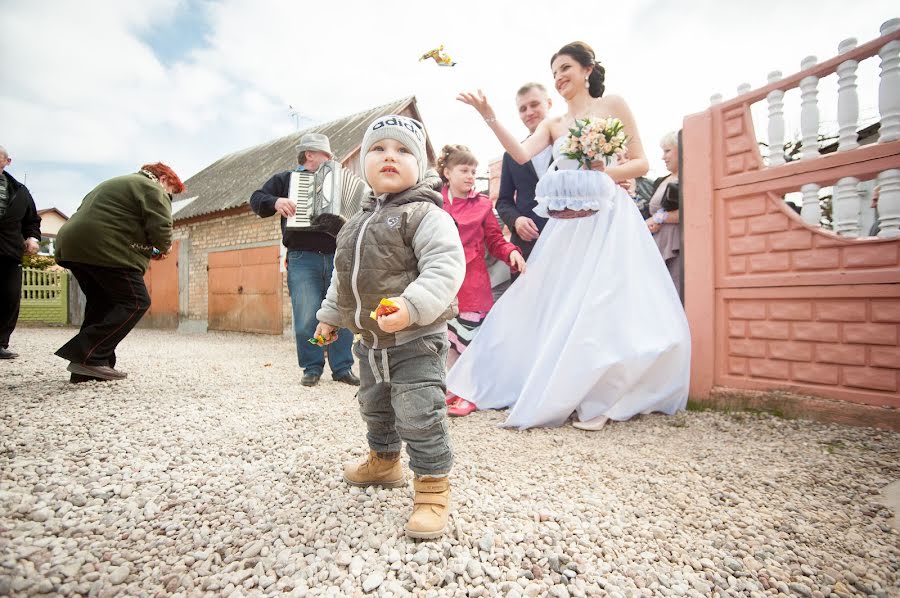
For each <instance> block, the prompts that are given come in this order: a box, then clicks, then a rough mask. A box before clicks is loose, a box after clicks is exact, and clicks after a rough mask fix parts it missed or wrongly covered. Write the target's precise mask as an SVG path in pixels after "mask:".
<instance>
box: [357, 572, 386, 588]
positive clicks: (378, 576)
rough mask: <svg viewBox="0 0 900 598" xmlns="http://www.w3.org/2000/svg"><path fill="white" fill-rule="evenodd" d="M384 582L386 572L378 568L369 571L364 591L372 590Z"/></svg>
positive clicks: (363, 586) (364, 582)
mask: <svg viewBox="0 0 900 598" xmlns="http://www.w3.org/2000/svg"><path fill="white" fill-rule="evenodd" d="M383 582H384V573H383V572H382V571H381V570H379V569H376V570H375V571H372V572H371V573H369V575H368V577H366V579H365V581H363V584H362V588H363V592H371V591H372V590H374V589H375V588H377V587H378V586H380V585H381V584H382V583H383Z"/></svg>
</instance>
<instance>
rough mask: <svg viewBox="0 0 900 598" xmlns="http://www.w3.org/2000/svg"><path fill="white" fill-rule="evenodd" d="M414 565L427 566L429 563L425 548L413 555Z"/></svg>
mask: <svg viewBox="0 0 900 598" xmlns="http://www.w3.org/2000/svg"><path fill="white" fill-rule="evenodd" d="M412 560H413V562H414V563H417V564H419V565H425V564H427V563H428V550H427V549H425V548H423V549H421V550H420V551H419V552H417V553H416V554H414V555H413V558H412Z"/></svg>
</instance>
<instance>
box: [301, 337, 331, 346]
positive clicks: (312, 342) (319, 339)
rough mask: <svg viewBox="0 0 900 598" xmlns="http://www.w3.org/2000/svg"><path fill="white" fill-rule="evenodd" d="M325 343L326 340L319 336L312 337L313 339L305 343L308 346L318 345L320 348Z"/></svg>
mask: <svg viewBox="0 0 900 598" xmlns="http://www.w3.org/2000/svg"><path fill="white" fill-rule="evenodd" d="M331 336H334V334H332V335H331ZM329 338H330V337H329ZM327 341H328V339H327V338H325V337H324V336H323V335H321V334H320V335H318V336H314V337H313V338H311V339H309V340H307V341H306V342H308V343H309V344H310V345H320V346H321V345H324V344H325V343H326V342H327Z"/></svg>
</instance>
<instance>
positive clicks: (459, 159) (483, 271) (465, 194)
mask: <svg viewBox="0 0 900 598" xmlns="http://www.w3.org/2000/svg"><path fill="white" fill-rule="evenodd" d="M437 167H438V173H439V174H440V175H441V179H443V181H444V187H443V189H442V190H441V195H443V197H444V210H446V211H447V212H448V213H449V214H450V216H452V217H453V220H454V221H455V222H456V226H457V228H458V229H459V237H460V240H461V241H462V246H463V250H464V251H465V254H466V277H465V279H464V280H463V284H462V288H460V290H459V293H458V294H457V296H456V298H457V301H458V302H459V315H458V316H457V317H456V318H454V319H452V320H450V321H449V322H448V327H449V329H448V334H449V338H450V353H449V356H448V358H447V366H448V368H449V367H451V366H452V365H453V364H454V363H455V362H456V359H457V357H459V355H460V354H461V353H462V352H463V351H464V350H465V348H466V347H467V346H468V344H469V343H470V342H471V341H472V339H473V338H474V337H475V334H476V333H477V332H478V327H479V326H480V325H481V321H482V320H483V319H484V317H485V316H486V315H487V312H488V311H490V309H491V307H492V306H493V304H494V299H493V295H492V294H491V279H490V276H489V275H488V271H487V264H486V262H485V260H484V258H485V250H487V251H489V252H490V253H491V255H493V256H494V257H496V258H497V259H498V260H500V261H502V262H505V263H507V264H509V265H510V267H512V268H513V269H515V270H518V271H519V272H524V271H525V259H524V258H523V257H522V254H521V252H520V251H519V248H518V247H516V246H515V245H513V244H512V243H510V242H508V241H507V240H506V239H504V238H503V233H502V232H500V225H499V224H498V222H497V217H496V216H495V215H494V206H493V204H492V202H491V200H490V198H489V197H488V196H487V195H485V194H483V193H478V192H476V191H475V170H476V169H477V168H478V160H476V159H475V156H474V155H473V154H472V153H471V152H470V151H469V149H468V148H467V147H466V146H464V145H445V146H444V149H442V150H441V155H440V157H439V158H438V161H437ZM447 404H448V405H449V406H450V409H449V411H448V413H449V415H451V416H455V417H459V416H464V415H468V414H470V413H472V412H473V411H475V405H473V404H472V403H470V402H469V401H466V400H465V399H464V398H460V397H457V396H456V395H453V394H452V393H448V394H447Z"/></svg>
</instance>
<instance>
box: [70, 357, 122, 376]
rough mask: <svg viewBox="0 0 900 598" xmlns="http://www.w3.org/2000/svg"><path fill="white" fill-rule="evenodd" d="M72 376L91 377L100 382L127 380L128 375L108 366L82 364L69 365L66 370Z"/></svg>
mask: <svg viewBox="0 0 900 598" xmlns="http://www.w3.org/2000/svg"><path fill="white" fill-rule="evenodd" d="M66 369H67V370H69V371H70V372H72V373H73V374H81V375H82V376H91V377H92V378H100V379H101V380H122V379H123V378H127V377H128V374H126V373H125V372H120V371H119V370H114V369H112V368H111V367H109V366H108V365H87V364H84V363H75V362H74V361H73V362H71V363H69V366H68V367H67V368H66Z"/></svg>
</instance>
